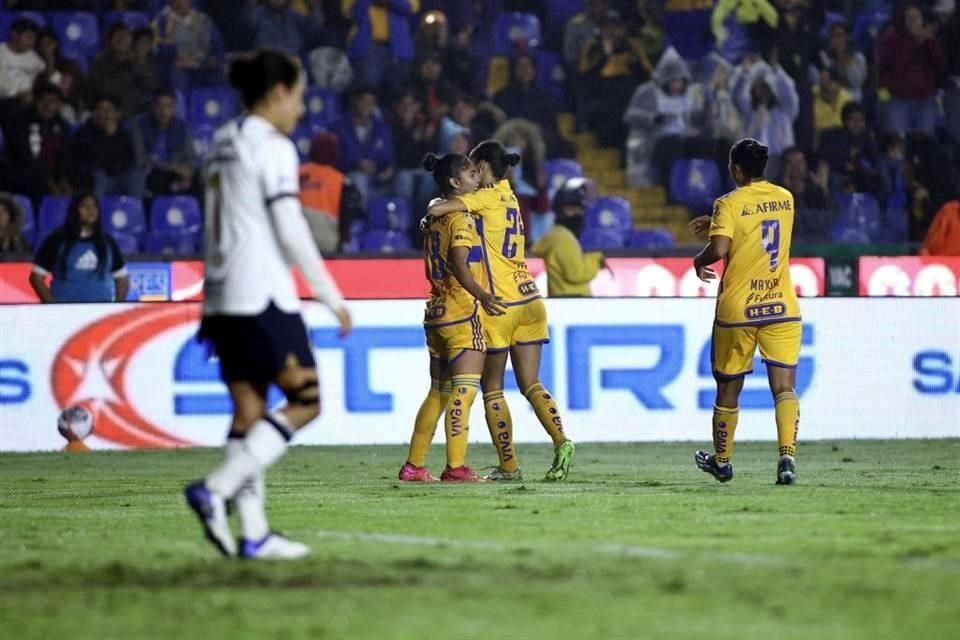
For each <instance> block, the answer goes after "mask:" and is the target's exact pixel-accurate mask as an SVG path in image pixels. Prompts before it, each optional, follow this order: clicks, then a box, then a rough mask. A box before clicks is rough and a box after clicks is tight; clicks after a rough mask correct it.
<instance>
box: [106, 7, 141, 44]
mask: <svg viewBox="0 0 960 640" xmlns="http://www.w3.org/2000/svg"><path fill="white" fill-rule="evenodd" d="M115 22H122V23H124V24H125V25H127V26H128V27H130V30H131V31H132V30H134V29H139V28H140V27H146V26H149V24H150V18H149V17H148V16H147V14H145V13H143V12H142V11H107V12H106V13H105V14H103V17H102V18H101V20H100V25H101V27H102V31H103V35H104V41H106V34H107V29H108V28H109V27H110V25H112V24H114V23H115Z"/></svg>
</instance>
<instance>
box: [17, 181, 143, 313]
mask: <svg viewBox="0 0 960 640" xmlns="http://www.w3.org/2000/svg"><path fill="white" fill-rule="evenodd" d="M47 276H53V281H52V282H51V283H50V286H49V287H48V286H47V284H46V278H47ZM30 286H32V287H33V290H34V291H35V292H36V293H37V296H39V298H40V300H41V302H113V301H115V300H116V301H118V302H120V301H123V300H126V298H127V292H129V290H130V279H129V277H128V276H127V266H126V262H125V261H124V259H123V253H122V252H121V251H120V248H119V247H118V246H117V242H116V240H114V239H113V237H112V236H110V235H109V234H108V233H107V232H105V231H104V230H103V222H102V219H101V215H100V205H99V203H98V201H97V198H96V196H94V195H93V194H92V193H89V192H83V193H79V194H77V195H75V196H74V197H73V199H72V200H71V201H70V206H69V207H68V209H67V219H66V222H64V224H63V226H62V227H61V228H59V229H57V230H56V231H54V232H53V233H51V234H50V235H49V236H47V239H46V240H44V241H43V244H42V245H40V249H39V250H38V251H37V255H36V257H35V258H34V260H33V269H32V270H31V273H30Z"/></svg>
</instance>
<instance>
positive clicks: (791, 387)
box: [759, 322, 803, 484]
mask: <svg viewBox="0 0 960 640" xmlns="http://www.w3.org/2000/svg"><path fill="white" fill-rule="evenodd" d="M802 336H803V326H802V325H801V324H800V323H799V322H781V323H777V324H774V325H769V326H767V327H764V328H763V329H762V330H761V331H760V336H759V341H760V355H761V357H762V358H763V361H764V362H765V363H766V365H767V379H768V380H769V382H770V392H771V393H772V394H773V403H774V415H775V416H776V420H777V442H778V444H779V458H778V459H777V484H793V483H794V482H796V479H797V467H796V456H797V432H798V431H799V428H800V399H799V397H798V396H797V393H796V379H797V363H798V362H799V360H800V343H801V338H802Z"/></svg>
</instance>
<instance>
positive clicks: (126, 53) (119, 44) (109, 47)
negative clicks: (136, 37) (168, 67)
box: [87, 22, 149, 115]
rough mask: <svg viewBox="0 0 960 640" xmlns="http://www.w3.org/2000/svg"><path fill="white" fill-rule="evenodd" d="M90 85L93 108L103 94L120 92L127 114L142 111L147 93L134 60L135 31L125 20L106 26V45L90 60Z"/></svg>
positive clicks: (117, 94) (118, 94) (90, 102)
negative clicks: (133, 32) (133, 31)
mask: <svg viewBox="0 0 960 640" xmlns="http://www.w3.org/2000/svg"><path fill="white" fill-rule="evenodd" d="M88 81H89V82H88V84H87V88H88V91H89V94H90V95H89V97H88V103H87V104H88V106H89V107H90V108H91V109H92V108H93V107H94V105H95V104H96V102H97V100H98V98H99V97H100V96H107V95H109V96H117V97H118V98H119V100H120V101H121V102H120V107H121V108H122V110H123V112H124V113H126V114H128V115H134V114H137V113H139V112H140V111H141V109H142V108H143V106H144V103H145V100H146V96H147V95H149V94H145V93H144V90H143V88H142V87H141V85H142V81H141V80H140V79H138V74H137V70H136V69H135V68H134V62H133V35H132V33H131V32H130V27H128V26H127V25H126V24H124V23H123V22H114V23H113V24H111V25H110V26H109V27H108V28H107V44H106V48H105V49H104V50H103V51H101V52H100V53H98V54H97V56H96V57H95V58H94V59H93V62H91V63H90V73H89V76H88Z"/></svg>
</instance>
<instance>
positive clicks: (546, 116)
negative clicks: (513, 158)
mask: <svg viewBox="0 0 960 640" xmlns="http://www.w3.org/2000/svg"><path fill="white" fill-rule="evenodd" d="M493 101H494V103H495V104H496V105H497V106H498V107H500V108H501V109H503V111H504V112H505V113H506V114H507V117H509V118H525V119H527V120H532V121H533V122H536V123H537V124H539V125H540V126H541V127H543V128H544V129H547V130H556V128H557V107H556V101H555V100H554V99H553V98H552V97H551V96H550V94H548V93H547V92H546V91H544V90H542V89H540V88H539V87H537V63H536V61H535V60H534V59H533V56H531V55H526V54H520V55H518V56H516V57H514V59H513V65H512V67H511V69H510V84H509V85H508V86H507V88H506V89H504V90H503V91H501V92H500V93H498V94H497V95H495V96H494V97H493Z"/></svg>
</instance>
